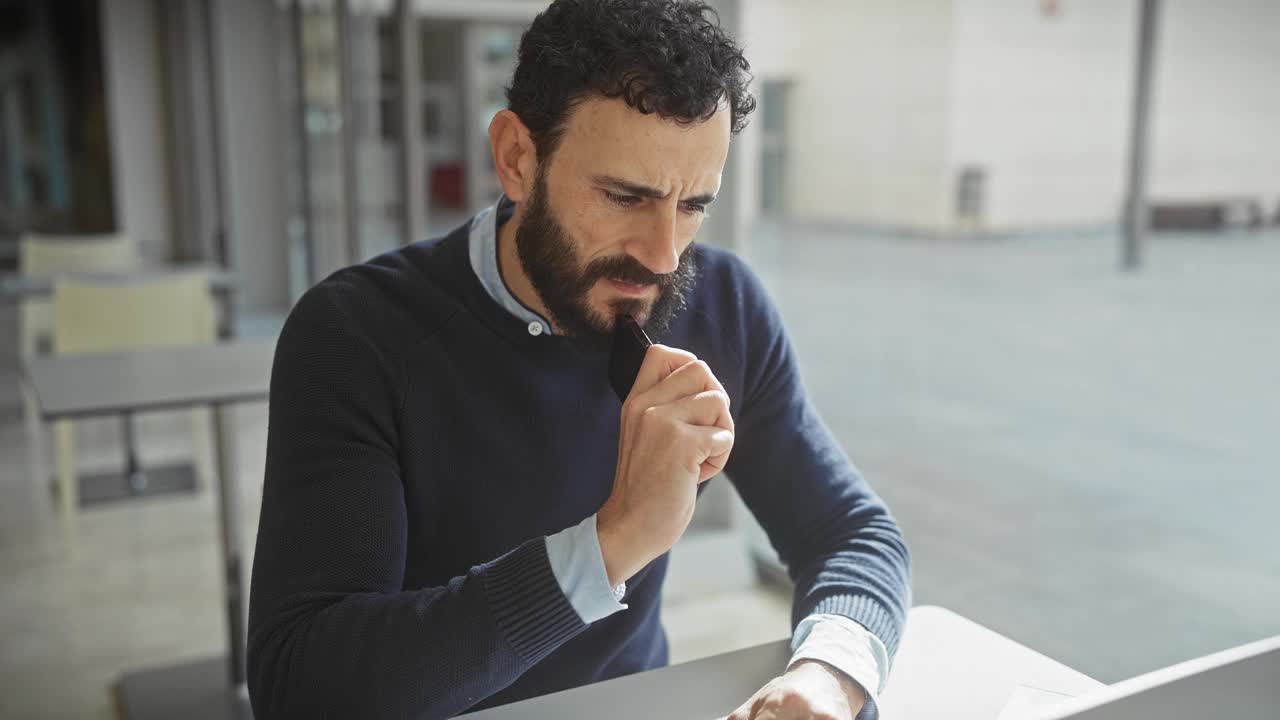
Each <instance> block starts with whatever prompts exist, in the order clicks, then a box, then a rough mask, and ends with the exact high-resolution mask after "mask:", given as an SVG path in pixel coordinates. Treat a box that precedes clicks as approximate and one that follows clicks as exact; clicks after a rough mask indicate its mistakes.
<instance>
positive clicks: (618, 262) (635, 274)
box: [582, 248, 691, 288]
mask: <svg viewBox="0 0 1280 720" xmlns="http://www.w3.org/2000/svg"><path fill="white" fill-rule="evenodd" d="M689 249H691V248H687V249H686V250H685V251H684V252H683V253H681V254H680V266H679V267H677V268H676V270H675V271H674V272H669V273H656V272H654V271H652V270H650V269H649V268H647V267H645V266H644V264H643V263H641V262H640V261H639V260H636V259H635V258H633V257H631V256H630V255H613V256H610V257H603V258H598V259H596V260H592V261H591V263H589V264H588V265H587V267H586V268H585V269H584V270H583V271H582V284H583V285H584V286H588V287H589V286H590V285H591V284H593V283H595V281H596V280H599V279H601V278H604V279H608V280H621V281H622V282H625V283H630V284H632V285H657V286H658V287H659V288H668V287H670V286H671V285H672V283H674V282H675V281H676V280H677V279H678V278H679V275H680V272H681V270H682V269H683V268H684V266H685V264H686V263H685V260H686V258H685V256H686V255H687V254H688V253H689Z"/></svg>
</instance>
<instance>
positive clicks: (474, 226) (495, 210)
mask: <svg viewBox="0 0 1280 720" xmlns="http://www.w3.org/2000/svg"><path fill="white" fill-rule="evenodd" d="M515 208H516V205H515V203H513V202H511V199H510V198H508V197H507V196H506V195H500V196H499V197H498V201H497V202H496V203H494V204H493V205H490V206H489V207H487V208H485V209H484V210H481V211H480V213H479V214H478V215H476V216H475V217H474V218H472V219H471V230H470V234H469V241H468V250H469V251H470V255H471V269H472V270H473V271H474V272H475V274H476V277H477V278H478V279H479V280H480V284H481V285H482V286H484V289H485V292H487V293H489V297H491V298H493V300H494V302H496V303H498V304H499V305H501V306H502V307H503V309H505V310H506V311H507V312H509V313H511V314H512V315H514V316H516V317H517V318H519V319H520V320H522V321H523V322H524V323H525V324H526V325H528V327H529V334H530V335H542V334H546V335H550V334H552V332H551V323H549V322H547V320H546V318H544V317H542V316H541V315H539V314H538V313H536V312H534V311H533V310H531V309H529V308H528V307H526V306H525V305H524V304H523V303H521V302H520V301H519V300H517V299H516V296H515V295H512V294H511V290H510V289H509V288H508V287H507V284H506V283H505V282H503V280H502V271H501V270H500V269H499V267H498V228H500V227H502V224H503V223H505V222H506V221H507V220H510V219H511V215H512V214H513V213H514V212H515Z"/></svg>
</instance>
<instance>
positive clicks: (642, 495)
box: [596, 345, 733, 585]
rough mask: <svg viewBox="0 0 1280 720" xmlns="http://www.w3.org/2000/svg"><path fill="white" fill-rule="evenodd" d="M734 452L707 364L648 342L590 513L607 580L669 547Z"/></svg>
mask: <svg viewBox="0 0 1280 720" xmlns="http://www.w3.org/2000/svg"><path fill="white" fill-rule="evenodd" d="M732 449H733V418H732V417H731V416H730V415H729V395H728V393H726V392H725V390H724V387H723V386H722V385H721V384H720V381H719V380H716V378H715V376H714V375H712V374H711V369H710V368H708V367H707V364H706V363H704V362H702V361H700V360H698V359H697V358H696V357H695V356H694V355H693V354H692V353H688V352H685V351H684V350H677V349H675V348H670V347H666V346H664V345H653V346H650V347H649V349H648V350H647V351H646V352H645V356H644V363H643V364H641V366H640V373H639V374H638V375H637V376H636V381H635V384H634V385H633V386H632V387H631V393H630V394H629V395H628V396H627V399H626V402H624V403H623V404H622V424H621V431H620V433H619V439H618V466H617V469H616V471H615V473H614V479H613V492H612V493H610V495H609V499H608V500H606V501H605V503H604V505H603V506H602V507H601V508H600V511H599V512H598V513H597V514H596V531H597V533H598V535H599V538H600V550H601V552H602V554H603V555H604V564H605V569H606V571H608V574H609V584H611V585H617V584H619V583H621V582H624V581H626V580H627V579H629V578H630V577H631V576H632V575H635V574H636V573H637V572H639V571H640V569H641V568H643V567H644V566H645V565H647V564H648V563H649V562H650V561H652V560H653V559H654V558H656V557H658V556H659V555H661V554H662V553H664V552H666V551H668V550H670V549H671V546H672V545H675V543H676V541H677V540H679V539H680V536H681V535H683V534H684V531H685V528H687V527H688V526H689V521H690V520H691V519H693V508H694V501H695V500H696V499H697V496H698V484H699V483H702V482H705V481H706V480H708V479H710V478H711V477H712V476H714V475H715V474H716V473H718V472H720V470H721V469H722V468H723V467H724V465H725V462H727V461H728V459H729V452H730V450H732Z"/></svg>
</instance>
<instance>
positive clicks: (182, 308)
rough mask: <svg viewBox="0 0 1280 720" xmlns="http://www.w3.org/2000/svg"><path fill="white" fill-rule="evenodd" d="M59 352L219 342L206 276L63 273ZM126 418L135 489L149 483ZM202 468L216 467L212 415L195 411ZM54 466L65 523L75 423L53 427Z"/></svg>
mask: <svg viewBox="0 0 1280 720" xmlns="http://www.w3.org/2000/svg"><path fill="white" fill-rule="evenodd" d="M53 318H54V323H53V351H54V352H55V353H58V354H62V353H93V352H111V351H125V350H145V349H149V348H159V347H173V346H183V345H202V344H211V343H213V342H214V341H215V337H216V329H215V324H214V309H213V301H212V299H211V298H210V295H209V276H208V273H205V272H183V273H170V274H161V275H156V276H144V277H138V276H115V277H112V276H88V275H64V276H60V277H58V278H57V279H56V280H55V281H54V292H53ZM123 419H124V430H125V432H124V442H125V446H126V453H127V455H126V461H127V469H126V471H127V473H128V475H129V478H130V482H131V485H133V489H134V490H141V489H142V488H141V487H139V485H138V482H139V481H140V480H142V479H144V478H145V476H144V475H143V474H142V470H141V466H140V464H139V462H138V459H137V452H136V448H135V447H134V442H133V418H132V415H130V414H126V415H125V417H124V418H123ZM192 420H193V422H192V424H193V428H192V430H193V438H194V448H195V449H196V455H197V462H196V466H197V467H198V468H201V469H205V468H208V467H209V463H210V462H211V457H212V451H211V449H210V448H209V446H208V437H209V432H208V430H209V422H210V419H209V412H208V410H207V409H198V410H193V411H192ZM54 433H55V442H56V451H55V463H56V469H57V478H58V488H59V493H60V498H61V501H62V512H63V515H64V520H66V521H67V522H70V521H71V519H72V518H73V517H74V513H75V509H76V506H77V504H78V498H79V486H78V480H77V476H76V435H75V428H74V425H72V421H69V420H60V421H58V422H56V423H54Z"/></svg>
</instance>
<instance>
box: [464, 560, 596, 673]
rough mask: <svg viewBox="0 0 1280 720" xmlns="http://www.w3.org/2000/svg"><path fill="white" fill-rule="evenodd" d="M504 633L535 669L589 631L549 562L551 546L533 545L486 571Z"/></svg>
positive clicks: (490, 595)
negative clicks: (539, 662) (575, 637)
mask: <svg viewBox="0 0 1280 720" xmlns="http://www.w3.org/2000/svg"><path fill="white" fill-rule="evenodd" d="M480 574H481V577H482V578H483V579H484V588H485V592H486V594H487V595H488V598H489V608H490V609H491V610H492V611H493V616H494V619H495V620H496V621H497V624H498V630H499V631H500V632H501V633H502V634H503V636H504V637H505V638H506V640H507V642H508V643H509V644H510V645H511V647H512V649H514V650H515V651H516V653H517V654H519V655H520V657H521V658H522V659H523V660H524V661H525V662H527V663H529V664H530V665H532V664H533V663H536V662H538V661H539V660H541V659H542V658H544V657H546V656H547V655H549V654H550V653H551V651H553V650H555V649H556V648H558V647H560V645H561V644H563V643H564V642H565V641H566V640H568V639H569V638H571V637H573V636H574V635H577V634H578V633H580V632H582V631H583V630H584V629H586V627H587V625H586V623H584V622H582V618H580V617H578V613H577V611H576V610H574V609H573V605H571V604H570V603H569V599H568V598H566V597H565V595H564V592H563V591H562V590H561V589H560V584H559V583H558V582H556V576H555V573H553V572H552V571H551V563H550V562H548V561H547V543H546V540H545V539H543V538H541V537H538V538H535V539H533V540H530V541H528V542H526V543H524V544H523V545H521V546H520V547H518V548H516V549H515V550H512V551H511V552H509V553H507V554H506V555H503V556H502V557H500V558H498V559H497V560H494V561H493V562H491V563H488V564H487V565H484V566H483V567H482V568H481V573H480Z"/></svg>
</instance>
